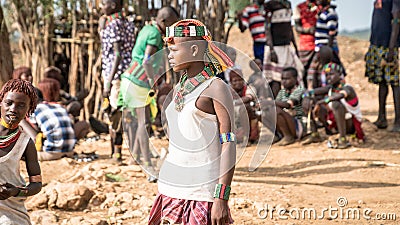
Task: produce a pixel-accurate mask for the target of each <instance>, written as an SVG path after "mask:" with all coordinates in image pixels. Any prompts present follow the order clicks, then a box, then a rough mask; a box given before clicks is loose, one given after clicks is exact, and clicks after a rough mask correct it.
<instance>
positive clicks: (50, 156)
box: [37, 151, 74, 161]
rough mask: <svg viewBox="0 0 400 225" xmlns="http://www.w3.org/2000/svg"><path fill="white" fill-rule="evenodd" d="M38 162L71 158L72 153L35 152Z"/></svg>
mask: <svg viewBox="0 0 400 225" xmlns="http://www.w3.org/2000/svg"><path fill="white" fill-rule="evenodd" d="M37 155H38V160H39V161H51V160H57V159H61V158H62V157H72V156H73V155H74V152H73V151H72V152H43V151H40V152H37Z"/></svg>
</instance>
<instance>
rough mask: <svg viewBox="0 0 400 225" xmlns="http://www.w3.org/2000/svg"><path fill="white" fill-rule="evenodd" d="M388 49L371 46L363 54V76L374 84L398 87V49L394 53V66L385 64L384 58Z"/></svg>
mask: <svg viewBox="0 0 400 225" xmlns="http://www.w3.org/2000/svg"><path fill="white" fill-rule="evenodd" d="M388 52H389V48H385V47H378V46H375V45H371V46H369V48H368V51H367V54H365V76H366V77H368V81H369V82H371V83H374V84H380V83H382V82H384V83H386V84H387V85H394V86H399V83H400V82H399V67H398V60H399V55H398V49H397V48H396V49H395V51H394V59H395V60H394V61H395V62H396V63H395V64H388V63H385V61H384V58H385V57H386V54H387V53H388Z"/></svg>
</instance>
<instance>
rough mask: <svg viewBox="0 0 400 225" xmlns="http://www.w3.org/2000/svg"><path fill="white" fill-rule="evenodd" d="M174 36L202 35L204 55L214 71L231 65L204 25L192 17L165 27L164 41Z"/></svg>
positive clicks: (168, 40)
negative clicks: (205, 42)
mask: <svg viewBox="0 0 400 225" xmlns="http://www.w3.org/2000/svg"><path fill="white" fill-rule="evenodd" d="M193 24H194V25H193ZM174 37H202V38H203V39H204V40H206V41H207V42H208V48H207V50H206V57H207V58H208V61H209V62H210V63H211V65H212V67H213V68H212V70H213V71H214V73H217V74H219V73H221V72H223V71H225V70H226V69H227V68H229V67H232V66H233V62H232V60H231V59H230V58H229V57H228V56H227V55H226V54H225V53H224V52H223V51H222V50H221V49H220V48H218V47H217V46H216V45H215V44H214V43H213V42H212V41H211V34H210V32H209V31H208V30H207V28H206V26H205V25H204V24H203V23H202V22H200V21H198V20H194V19H185V20H180V21H178V22H176V23H174V24H173V25H172V26H170V27H167V29H166V37H165V38H164V41H165V42H167V43H168V42H171V41H172V40H173V38H174Z"/></svg>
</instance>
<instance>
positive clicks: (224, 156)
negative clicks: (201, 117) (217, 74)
mask: <svg viewBox="0 0 400 225" xmlns="http://www.w3.org/2000/svg"><path fill="white" fill-rule="evenodd" d="M208 93H210V94H211V96H210V97H211V99H212V103H213V106H214V110H215V114H216V116H217V121H218V125H219V132H220V134H227V133H230V132H233V125H234V110H233V98H232V95H231V92H230V91H229V89H228V86H227V85H226V84H225V83H224V82H223V81H222V80H219V79H217V80H215V81H213V82H212V84H211V86H210V92H208ZM235 163H236V143H235V142H224V143H222V150H221V157H220V178H219V180H218V184H222V185H227V186H230V185H231V182H232V178H233V173H234V170H235ZM228 219H229V210H228V201H227V200H224V199H220V198H214V204H213V207H212V210H211V220H212V224H225V222H226V221H228Z"/></svg>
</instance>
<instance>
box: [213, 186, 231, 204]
mask: <svg viewBox="0 0 400 225" xmlns="http://www.w3.org/2000/svg"><path fill="white" fill-rule="evenodd" d="M230 193H231V186H229V185H225V184H216V185H215V191H214V198H219V199H223V200H229V194H230Z"/></svg>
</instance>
